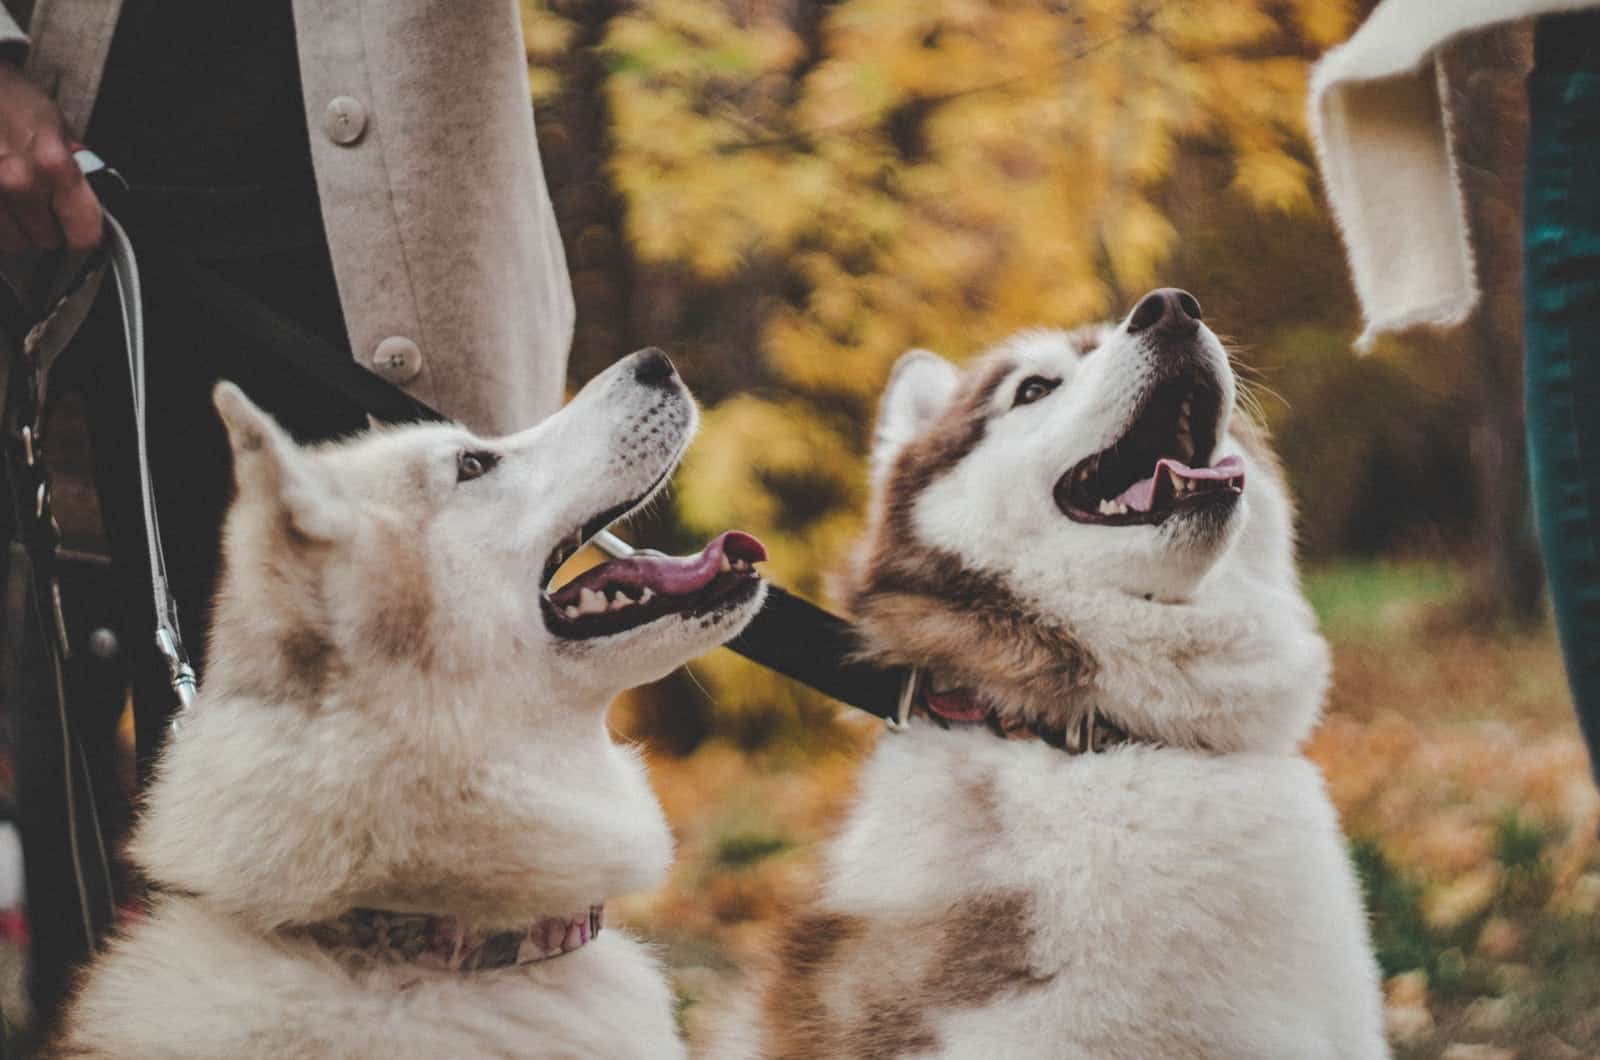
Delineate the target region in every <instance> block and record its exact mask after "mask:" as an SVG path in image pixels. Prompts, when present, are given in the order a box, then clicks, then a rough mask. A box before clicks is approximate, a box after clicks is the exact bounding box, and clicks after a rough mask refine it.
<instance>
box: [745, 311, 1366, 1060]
mask: <svg viewBox="0 0 1600 1060" xmlns="http://www.w3.org/2000/svg"><path fill="white" fill-rule="evenodd" d="M1199 318H1200V309H1199V306H1198V305H1197V304H1196V302H1195V300H1194V299H1193V298H1192V297H1191V296H1190V295H1188V294H1187V293H1184V292H1181V291H1176V290H1170V289H1168V290H1161V291H1156V292H1153V293H1152V294H1150V295H1149V296H1147V297H1146V298H1144V299H1143V300H1141V301H1140V303H1139V304H1138V306H1137V307H1136V308H1135V310H1134V311H1133V313H1132V314H1130V316H1129V317H1128V318H1127V319H1126V320H1124V321H1123V322H1121V323H1120V324H1118V325H1114V326H1113V325H1107V326H1104V327H1101V328H1096V329H1092V330H1090V331H1086V332H1078V333H1073V334H1066V333H1060V332H1050V331H1037V332H1027V333H1023V334H1021V335H1018V336H1017V337H1015V338H1014V339H1012V340H1011V341H1009V342H1007V343H1005V344H1003V345H1002V346H1000V347H999V348H998V349H996V350H994V351H992V352H990V353H989V354H988V355H987V356H984V357H982V358H980V359H979V360H977V361H976V362H974V363H973V365H972V366H971V367H970V368H968V369H966V370H965V371H958V370H957V369H956V368H955V367H953V366H952V365H951V364H949V363H948V362H946V361H944V360H942V359H940V358H938V357H936V356H934V355H933V354H930V353H926V352H921V351H914V352H912V353H908V354H907V355H905V357H903V358H902V359H901V361H900V363H899V364H898V365H897V366H896V368H895V371H894V374H893V377H892V379H891V380H890V383H889V386H888V390H887V392H886V393H885V394H884V396H883V399H882V405H881V408H880V419H879V424H878V431H877V438H876V441H875V451H874V453H873V483H874V498H873V505H872V518H871V524H870V528H869V531H868V534H867V538H866V541H865V542H864V545H863V547H862V549H861V551H860V553H859V557H858V561H857V563H856V565H855V568H854V570H853V572H852V575H851V582H850V593H849V598H850V604H851V608H852V610H853V612H854V614H855V617H856V619H857V620H858V621H859V623H860V626H861V629H862V630H863V632H864V636H865V640H866V647H867V652H868V654H869V655H870V656H872V657H873V658H876V659H877V660H879V661H882V662H884V663H895V664H910V665H913V666H915V667H918V668H920V670H921V672H922V673H923V675H924V676H925V685H924V687H925V689H926V691H925V692H923V693H922V694H920V695H919V696H918V697H917V701H916V703H917V709H916V711H915V712H914V715H915V716H913V717H912V720H911V721H910V723H909V726H908V727H907V730H906V731H903V732H895V733H888V734H885V735H884V737H883V738H882V739H881V740H880V741H879V744H878V747H877V749H876V751H875V752H874V754H873V756H872V758H871V761H870V762H869V764H868V765H867V766H866V768H865V772H864V775H863V776H862V779H861V786H860V792H859V796H858V798H857V801H856V803H855V806H854V809H853V811H852V812H851V813H850V815H849V818H848V820H847V822H846V824H845V825H844V828H843V831H842V832H841V834H840V835H839V836H838V837H837V838H836V839H835V840H834V841H833V843H832V844H831V846H830V848H829V850H828V851H827V857H826V870H827V871H826V882H825V884H824V887H823V890H822V893H821V895H820V896H819V898H818V900H817V902H816V906H815V908H814V909H813V910H812V911H811V912H810V913H809V914H808V915H806V916H804V917H802V918H800V919H799V920H798V921H797V922H796V923H795V925H794V926H793V928H792V931H791V932H790V934H789V935H788V938H787V941H786V943H785V946H784V948H783V950H782V953H781V954H780V961H779V963H780V965H781V971H780V972H779V973H778V974H777V976H776V979H775V981H773V982H772V983H771V984H770V986H769V989H768V990H767V991H766V992H765V994H764V996H763V997H762V998H761V1000H760V1001H759V1002H753V1003H751V1004H750V1005H748V1006H747V1008H746V1012H745V1015H746V1016H747V1017H748V1019H747V1022H746V1024H745V1025H744V1026H743V1028H742V1030H741V1029H736V1028H730V1030H731V1031H733V1033H731V1034H730V1035H729V1037H728V1038H727V1040H725V1041H724V1042H723V1043H722V1051H723V1052H724V1053H726V1054H728V1055H742V1056H747V1057H748V1056H764V1057H782V1058H801V1057H898V1056H906V1057H935V1056H941V1057H981V1058H984V1060H999V1058H1003V1057H1039V1058H1046V1057H1049V1058H1059V1057H1092V1058H1097V1060H1170V1058H1177V1057H1208V1058H1210V1057H1214V1058H1217V1060H1243V1058H1260V1060H1291V1058H1292V1060H1317V1058H1327V1060H1334V1058H1338V1060H1362V1058H1371V1057H1382V1056H1385V1055H1387V1047H1386V1045H1385V1042H1384V1038H1383V1030H1382V1007H1381V999H1380V994H1379V985H1378V976H1377V969H1376V966H1375V962H1374V960H1373V956H1372V952H1371V949H1370V946H1369V943H1368V937H1367V928H1366V923H1365V920H1364V918H1363V913H1362V907H1361V901H1360V895H1359V891H1358V887H1357V883H1356V880H1355V877H1354V874H1353V872H1352V869H1351V865H1350V863H1349V860H1348V858H1347V855H1346V852H1345V847H1344V844H1343V842H1342V839H1341V836H1340V832H1339V827H1338V822H1337V820H1336V818H1335V814H1334V811H1333V808H1332V806H1331V804H1330V803H1329V800H1328V798H1327V795H1326V794H1325V792H1324V788H1323V783H1322V778H1321V777H1320V775H1319V774H1318V772H1317V770H1316V769H1315V768H1314V767H1313V766H1312V765H1311V764H1310V763H1309V762H1307V761H1306V760H1305V759H1304V758H1303V757H1301V755H1300V754H1299V753H1298V750H1297V748H1298V747H1299V745H1300V743H1301V741H1302V740H1303V739H1304V738H1305V736H1306V734H1307V733H1308V732H1309V730H1310V729H1311V727H1312V726H1313V724H1314V723H1315V721H1316V718H1317V715H1318V711H1319V708H1320V705H1321V703H1322V700H1323V695H1324V691H1325V688H1326V685H1327V680H1328V670H1329V663H1328V652H1327V649H1326V647H1325V645H1324V642H1323V641H1322V639H1321V637H1320V636H1319V635H1318V633H1317V629H1316V623H1315V619H1314V617H1313V614H1312V612H1311V610H1310V608H1309V607H1308V606H1307V604H1306V601H1305V600H1304V599H1303V597H1302V596H1301V593H1300V589H1299V585H1298V580H1297V575H1296V571H1295V566H1294V557H1293V547H1292V536H1291V525H1290V524H1291V510H1290V503H1289V500H1288V497H1287V494H1286V490H1285V486H1284V482H1283V478H1282V475H1281V473H1280V470H1279V468H1278V466H1277V465H1276V463H1275V462H1274V459H1273V456H1272V454H1271V453H1270V452H1269V450H1268V448H1267V445H1266V442H1265V439H1264V437H1263V434H1262V432H1261V431H1260V430H1259V429H1257V428H1255V427H1254V426H1252V425H1251V424H1250V423H1248V422H1247V421H1246V420H1245V419H1244V417H1243V416H1241V415H1240V414H1239V413H1237V412H1236V411H1235V408H1234V404H1235V396H1236V382H1235V379H1234V375H1233V372H1232V370H1231V367H1230V364H1229V361H1228V357H1227V355H1226V353H1225V351H1224V350H1223V348H1222V346H1221V345H1220V343H1219V342H1218V341H1217V339H1216V338H1215V336H1214V335H1213V334H1212V333H1211V331H1210V330H1209V329H1208V328H1207V327H1206V325H1205V324H1204V323H1202V322H1201V320H1200V319H1199Z"/></svg>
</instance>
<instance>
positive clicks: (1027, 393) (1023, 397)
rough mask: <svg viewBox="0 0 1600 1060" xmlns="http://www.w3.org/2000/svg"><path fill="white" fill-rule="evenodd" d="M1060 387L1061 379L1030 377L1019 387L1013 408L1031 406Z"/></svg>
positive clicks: (1039, 376) (1040, 376) (1012, 404)
mask: <svg viewBox="0 0 1600 1060" xmlns="http://www.w3.org/2000/svg"><path fill="white" fill-rule="evenodd" d="M1060 385H1061V380H1059V379H1046V378H1045V377H1044V376H1042V375H1030V376H1028V378H1026V379H1024V380H1023V381H1022V382H1021V383H1019V384H1018V385H1017V396H1016V399H1015V400H1014V401H1012V403H1011V407H1012V408H1016V407H1017V406H1018V405H1031V404H1033V403H1034V402H1035V401H1038V400H1039V399H1040V398H1042V397H1044V396H1046V395H1047V394H1049V393H1050V391H1052V390H1054V389H1055V388H1056V387H1058V386H1060Z"/></svg>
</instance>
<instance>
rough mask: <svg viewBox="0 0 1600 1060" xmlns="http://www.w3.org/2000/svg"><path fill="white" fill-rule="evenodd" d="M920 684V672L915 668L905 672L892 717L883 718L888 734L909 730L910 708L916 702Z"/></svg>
mask: <svg viewBox="0 0 1600 1060" xmlns="http://www.w3.org/2000/svg"><path fill="white" fill-rule="evenodd" d="M921 684H922V671H921V670H919V669H917V668H916V667H915V666H913V667H911V669H909V670H907V671H906V679H905V680H904V681H902V682H901V683H900V701H899V702H898V703H896V704H895V708H894V717H892V718H884V719H883V723H884V724H885V725H887V726H888V727H889V731H890V732H905V731H906V730H907V729H909V728H911V707H912V705H913V704H915V703H916V701H917V688H918V686H920V685H921Z"/></svg>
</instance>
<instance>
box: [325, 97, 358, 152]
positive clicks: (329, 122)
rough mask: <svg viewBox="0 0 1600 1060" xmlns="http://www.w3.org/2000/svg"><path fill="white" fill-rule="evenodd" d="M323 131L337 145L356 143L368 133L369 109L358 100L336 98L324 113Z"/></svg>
mask: <svg viewBox="0 0 1600 1060" xmlns="http://www.w3.org/2000/svg"><path fill="white" fill-rule="evenodd" d="M322 131H323V132H325V133H327V134H328V139H330V140H332V141H333V142H334V143H336V144H344V145H345V146H349V145H350V144H353V143H355V142H356V141H357V140H359V139H361V134H362V133H364V132H366V131H367V108H366V107H363V106H362V105H361V101H360V100H358V99H352V98H351V97H349V96H335V97H334V99H333V102H331V103H329V104H328V109H327V110H325V111H323V112H322Z"/></svg>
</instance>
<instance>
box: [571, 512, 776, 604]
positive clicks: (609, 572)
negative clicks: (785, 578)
mask: <svg viewBox="0 0 1600 1060" xmlns="http://www.w3.org/2000/svg"><path fill="white" fill-rule="evenodd" d="M724 556H726V557H727V558H728V559H729V560H730V561H732V560H735V559H742V560H744V561H745V562H746V563H760V562H761V561H762V560H764V559H766V558H767V550H766V548H765V546H763V545H762V544H761V542H760V541H757V540H756V539H755V538H754V537H752V536H750V535H749V534H746V533H742V532H740V531H738V530H728V531H726V532H724V533H723V534H721V535H719V536H718V537H717V538H716V539H715V540H713V541H712V542H711V543H710V544H709V545H707V546H706V547H705V548H703V549H701V550H700V551H699V552H697V553H696V554H695V555H693V556H654V555H638V556H629V557H627V558H626V559H614V560H612V561H611V562H609V563H602V564H601V565H600V566H598V567H593V568H591V569H589V570H586V571H584V572H583V573H582V574H580V575H578V576H577V577H576V578H574V579H572V581H570V582H568V583H567V584H566V585H563V586H562V587H561V589H560V591H558V592H557V593H556V594H555V597H554V599H555V600H557V601H558V602H562V603H565V602H567V600H568V598H569V597H570V598H571V599H572V600H573V601H576V599H577V597H578V594H579V593H580V592H581V591H582V590H583V589H595V590H601V589H606V588H616V587H625V588H631V589H643V588H649V589H650V590H651V591H652V592H657V593H666V594H667V595H670V596H682V595H684V594H686V593H693V592H698V591H699V590H701V589H704V588H705V587H706V586H707V585H710V584H711V580H712V579H713V578H715V577H716V576H717V574H718V572H720V571H721V570H722V559H723V557H724Z"/></svg>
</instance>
